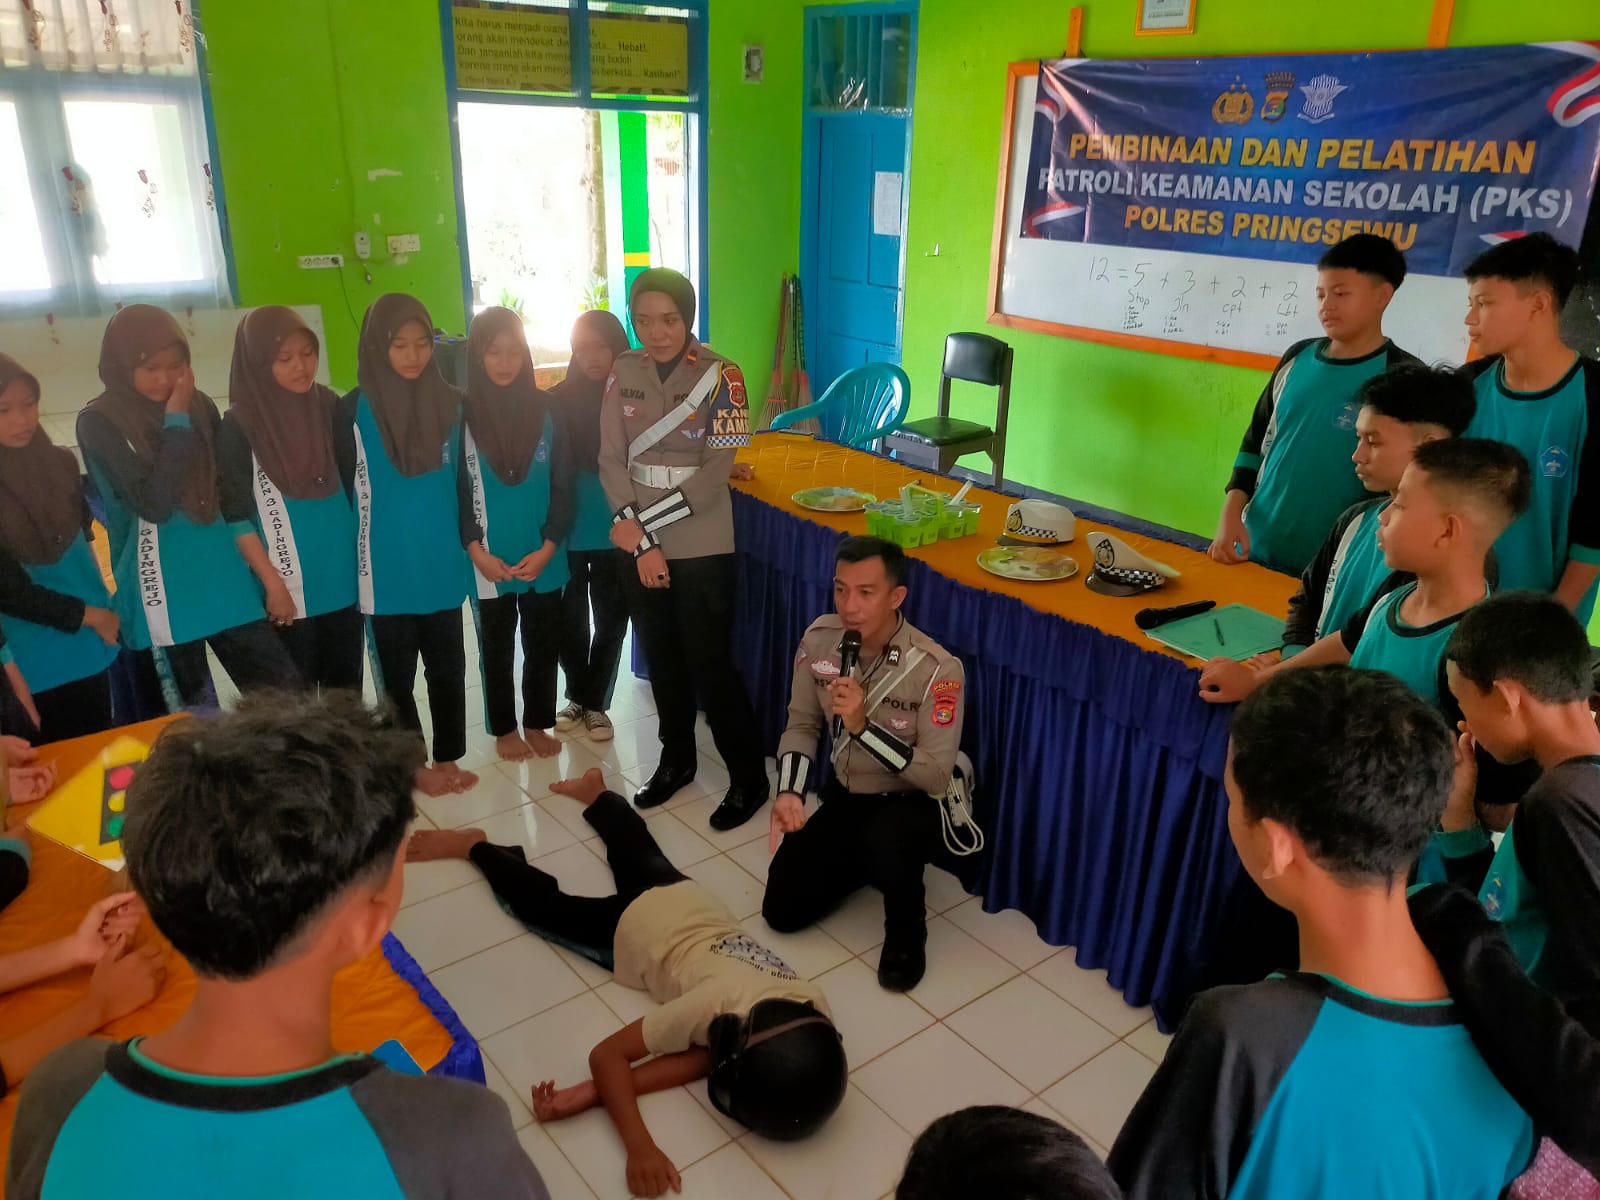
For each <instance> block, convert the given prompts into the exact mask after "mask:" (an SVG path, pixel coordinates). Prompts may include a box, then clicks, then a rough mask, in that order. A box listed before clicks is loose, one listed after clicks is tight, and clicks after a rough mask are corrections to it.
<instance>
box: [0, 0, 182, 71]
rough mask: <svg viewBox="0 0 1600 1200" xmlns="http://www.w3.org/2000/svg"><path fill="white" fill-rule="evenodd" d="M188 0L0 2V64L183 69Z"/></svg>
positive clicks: (76, 68)
mask: <svg viewBox="0 0 1600 1200" xmlns="http://www.w3.org/2000/svg"><path fill="white" fill-rule="evenodd" d="M192 3H193V0H0V65H4V66H6V67H45V68H47V69H49V70H54V71H93V72H104V73H144V72H153V73H160V74H185V73H192V72H193V71H194V69H195V45H194V37H195V34H194V21H193V16H192V13H191V12H190V9H191V6H192Z"/></svg>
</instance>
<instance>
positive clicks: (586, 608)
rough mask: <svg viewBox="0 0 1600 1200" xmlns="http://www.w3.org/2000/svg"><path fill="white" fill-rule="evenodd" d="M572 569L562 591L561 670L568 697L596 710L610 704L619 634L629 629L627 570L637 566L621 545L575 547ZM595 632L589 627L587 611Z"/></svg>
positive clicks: (569, 561) (619, 652) (570, 560)
mask: <svg viewBox="0 0 1600 1200" xmlns="http://www.w3.org/2000/svg"><path fill="white" fill-rule="evenodd" d="M567 566H568V567H569V568H570V570H571V572H572V578H571V580H570V581H568V583H567V586H566V589H565V591H563V592H562V608H563V610H564V611H563V621H562V629H561V669H562V670H563V671H565V672H566V675H567V699H568V700H570V701H572V702H573V703H574V704H577V705H580V706H581V707H583V708H587V709H590V710H592V711H594V712H604V711H605V710H606V709H607V708H609V707H611V693H612V691H613V690H614V689H615V688H616V686H617V667H618V665H619V664H620V663H621V661H622V639H623V638H624V637H626V636H627V633H628V599H627V592H626V590H625V584H626V580H627V575H624V574H623V572H625V571H626V572H629V573H631V574H633V575H634V576H635V577H637V575H638V571H637V569H636V568H635V567H634V565H633V560H632V559H630V558H629V557H628V556H627V555H626V554H624V553H623V552H622V551H621V550H586V551H573V552H571V553H569V554H568V555H567ZM591 609H592V610H593V612H594V632H593V634H592V635H591V634H590V631H589V614H590V610H591Z"/></svg>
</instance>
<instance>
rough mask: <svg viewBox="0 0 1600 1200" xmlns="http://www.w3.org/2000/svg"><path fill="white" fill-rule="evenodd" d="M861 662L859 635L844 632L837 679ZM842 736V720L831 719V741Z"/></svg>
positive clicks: (852, 630) (841, 718)
mask: <svg viewBox="0 0 1600 1200" xmlns="http://www.w3.org/2000/svg"><path fill="white" fill-rule="evenodd" d="M860 661H861V635H860V634H859V633H857V632H856V631H855V630H854V629H847V630H845V631H844V636H843V637H842V638H840V639H839V678H840V679H843V678H844V677H845V676H846V675H848V674H850V672H851V671H854V670H855V669H856V663H858V662H860ZM843 736H844V718H843V717H835V718H834V719H833V740H834V741H838V740H839V739H840V738H841V737H843Z"/></svg>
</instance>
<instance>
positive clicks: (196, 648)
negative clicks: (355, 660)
mask: <svg viewBox="0 0 1600 1200" xmlns="http://www.w3.org/2000/svg"><path fill="white" fill-rule="evenodd" d="M207 645H209V646H210V647H211V650H212V652H213V653H214V654H216V656H217V661H218V662H220V663H221V664H222V669H223V670H224V671H226V672H227V673H228V678H229V679H231V680H233V686H234V687H236V688H238V689H239V690H240V691H241V692H254V691H261V690H264V689H267V688H281V689H284V690H287V691H292V690H294V689H295V688H298V687H299V686H300V673H299V672H298V671H296V670H295V667H294V662H293V661H292V660H291V659H290V658H289V652H288V651H287V650H285V649H284V648H283V643H282V642H280V641H279V640H278V635H277V633H276V632H275V631H274V630H273V628H272V626H271V625H269V624H268V623H267V622H266V620H265V619H262V620H260V621H251V622H249V623H248V624H246V625H238V626H235V627H234V628H232V629H224V630H223V631H222V632H221V633H215V634H212V635H211V636H210V637H208V638H200V639H198V640H197V641H193V642H185V643H184V644H183V645H181V646H167V647H165V648H164V649H163V650H162V651H161V653H162V654H164V655H165V656H166V659H167V665H168V666H169V667H170V668H171V669H172V679H173V682H174V683H176V684H177V685H178V697H179V699H180V700H181V701H182V703H183V706H184V707H185V708H190V707H192V706H194V705H196V704H199V703H200V702H201V701H202V700H204V699H205V694H206V685H207V684H209V683H210V682H211V668H210V666H209V665H208V664H207V663H206V646H207ZM41 715H43V714H41Z"/></svg>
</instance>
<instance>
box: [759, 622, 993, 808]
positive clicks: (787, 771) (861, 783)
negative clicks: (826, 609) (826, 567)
mask: <svg viewBox="0 0 1600 1200" xmlns="http://www.w3.org/2000/svg"><path fill="white" fill-rule="evenodd" d="M843 636H844V622H843V621H842V620H841V619H840V618H839V617H838V616H837V615H836V614H832V613H830V614H829V615H827V616H825V617H819V618H818V619H817V620H816V621H814V622H813V623H812V625H811V628H809V629H807V630H806V633H805V636H804V637H803V638H801V639H800V649H799V651H798V653H796V655H795V659H794V682H793V685H792V687H791V689H790V695H789V724H788V726H787V728H785V729H784V731H783V739H782V740H781V741H780V742H779V743H778V791H779V792H780V793H781V792H795V793H797V794H799V795H802V796H803V795H805V793H806V790H807V788H808V787H811V786H814V784H815V782H816V780H817V778H818V775H817V771H816V762H815V755H816V752H817V744H818V741H819V740H820V738H821V736H822V731H823V728H824V727H825V726H828V725H830V724H831V722H832V720H833V718H832V711H833V710H832V704H831V701H830V698H829V694H828V685H829V684H831V683H832V682H833V681H834V680H835V679H837V678H839V640H840V638H842V637H843ZM908 662H909V663H910V669H909V670H907V669H906V667H907V663H908ZM856 677H857V678H858V679H859V680H860V681H861V687H862V690H863V691H864V692H866V694H867V698H868V706H867V727H866V729H865V730H863V731H862V732H861V734H860V735H854V734H851V733H849V732H848V731H846V733H845V734H844V735H843V742H842V744H841V745H836V746H835V750H834V760H833V761H834V772H835V774H836V775H837V776H838V778H839V781H840V782H841V783H842V784H843V785H844V787H845V789H846V790H847V791H851V792H858V793H863V794H873V793H884V792H908V791H916V792H927V793H929V794H930V795H938V794H940V793H942V792H943V791H944V790H945V789H946V788H947V787H948V786H949V785H950V775H951V772H952V771H953V770H954V769H955V763H956V752H957V751H958V750H959V749H960V748H961V721H962V711H963V710H962V695H961V693H962V690H963V687H964V684H965V672H964V671H963V670H962V667H961V660H960V659H958V658H956V657H955V656H954V655H953V654H951V653H950V652H949V651H948V650H946V649H945V648H944V647H943V646H941V645H939V643H938V642H936V641H934V640H933V639H932V638H930V637H929V636H928V635H927V634H925V633H923V632H921V631H920V630H918V629H916V628H915V627H913V626H912V625H911V623H910V622H908V621H907V620H906V619H905V618H904V617H901V618H900V624H899V627H898V628H896V630H895V632H894V636H893V637H891V638H890V639H889V644H888V645H886V646H885V647H884V649H883V653H882V654H881V655H880V656H879V657H878V659H877V660H876V661H875V662H862V663H861V664H860V665H859V666H858V667H857V669H856ZM888 679H893V680H894V684H893V686H892V687H890V688H889V689H888V691H887V692H885V693H884V695H883V697H882V698H881V699H880V700H878V702H877V703H876V704H875V705H874V704H873V703H872V697H873V691H874V686H875V685H877V684H879V683H881V681H883V680H888Z"/></svg>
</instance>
